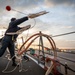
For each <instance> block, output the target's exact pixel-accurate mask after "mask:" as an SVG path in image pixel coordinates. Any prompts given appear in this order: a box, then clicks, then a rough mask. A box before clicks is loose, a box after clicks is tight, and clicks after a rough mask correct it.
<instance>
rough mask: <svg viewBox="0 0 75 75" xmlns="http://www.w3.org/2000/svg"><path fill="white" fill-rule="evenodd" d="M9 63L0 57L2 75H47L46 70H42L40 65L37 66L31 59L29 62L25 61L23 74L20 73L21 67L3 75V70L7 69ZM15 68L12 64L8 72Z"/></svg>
mask: <svg viewBox="0 0 75 75" xmlns="http://www.w3.org/2000/svg"><path fill="white" fill-rule="evenodd" d="M7 63H8V60H7V59H6V58H4V56H3V57H0V75H45V70H44V69H42V68H41V67H40V66H39V65H37V64H36V63H35V62H34V61H32V60H31V59H30V60H29V61H27V62H24V61H23V69H24V70H25V71H24V70H23V71H22V72H19V67H17V68H16V70H14V71H13V72H11V73H3V72H2V70H4V69H5V67H6V65H7ZM14 68H15V67H13V66H12V64H11V62H10V64H9V66H8V68H7V71H11V70H12V69H14Z"/></svg>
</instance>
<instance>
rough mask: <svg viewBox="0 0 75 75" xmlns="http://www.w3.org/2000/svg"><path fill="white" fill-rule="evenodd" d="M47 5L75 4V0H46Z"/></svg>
mask: <svg viewBox="0 0 75 75" xmlns="http://www.w3.org/2000/svg"><path fill="white" fill-rule="evenodd" d="M45 3H46V5H48V6H49V5H50V6H55V5H60V4H63V5H68V6H75V0H45Z"/></svg>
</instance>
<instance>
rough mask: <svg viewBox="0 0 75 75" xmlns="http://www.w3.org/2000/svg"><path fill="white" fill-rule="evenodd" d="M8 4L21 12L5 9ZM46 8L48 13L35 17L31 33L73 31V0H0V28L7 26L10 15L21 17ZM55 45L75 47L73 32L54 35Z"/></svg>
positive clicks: (74, 1)
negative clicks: (64, 34) (58, 35)
mask: <svg viewBox="0 0 75 75" xmlns="http://www.w3.org/2000/svg"><path fill="white" fill-rule="evenodd" d="M7 5H9V6H11V8H12V9H15V10H17V11H20V12H23V13H25V15H24V14H21V13H18V12H16V11H13V10H11V11H7V10H6V9H5V7H6V6H7ZM43 10H46V11H48V12H49V13H48V14H46V15H42V16H40V17H37V18H35V20H36V25H35V27H34V28H33V29H30V30H29V32H30V33H31V34H34V33H37V32H39V31H42V32H43V33H46V34H48V35H57V34H62V33H67V32H71V31H75V0H0V28H3V27H6V28H7V27H8V25H9V22H10V19H11V18H12V17H16V18H21V17H24V16H26V15H27V14H29V13H36V12H40V11H43ZM27 24H31V25H32V26H33V25H34V24H35V21H34V19H30V20H28V21H27V22H24V23H22V24H21V25H20V26H24V25H27ZM53 39H54V40H55V43H56V45H57V47H60V48H75V34H70V35H66V36H60V37H54V38H53Z"/></svg>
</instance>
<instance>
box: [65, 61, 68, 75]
mask: <svg viewBox="0 0 75 75" xmlns="http://www.w3.org/2000/svg"><path fill="white" fill-rule="evenodd" d="M67 68H68V66H67V62H65V75H68V71H67Z"/></svg>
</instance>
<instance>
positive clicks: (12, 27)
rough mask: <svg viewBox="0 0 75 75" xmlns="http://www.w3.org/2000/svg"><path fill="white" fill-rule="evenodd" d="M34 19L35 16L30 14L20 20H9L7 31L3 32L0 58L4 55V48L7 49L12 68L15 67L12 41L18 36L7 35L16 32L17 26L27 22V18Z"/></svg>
mask: <svg viewBox="0 0 75 75" xmlns="http://www.w3.org/2000/svg"><path fill="white" fill-rule="evenodd" d="M35 17H36V16H35V14H34V15H33V14H30V15H28V16H26V17H23V18H20V19H16V18H11V21H10V23H9V26H8V29H7V30H6V32H5V36H4V37H3V39H2V41H1V43H2V46H1V48H0V57H1V56H2V55H3V54H4V53H5V51H6V48H8V49H9V52H10V55H11V58H12V66H16V65H17V64H16V62H15V56H14V55H15V52H14V51H15V48H14V41H15V40H16V38H17V37H18V34H15V35H8V34H7V33H10V32H16V31H18V30H19V29H21V28H20V27H19V26H18V25H20V24H21V23H23V22H25V21H27V20H28V19H29V18H35Z"/></svg>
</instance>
